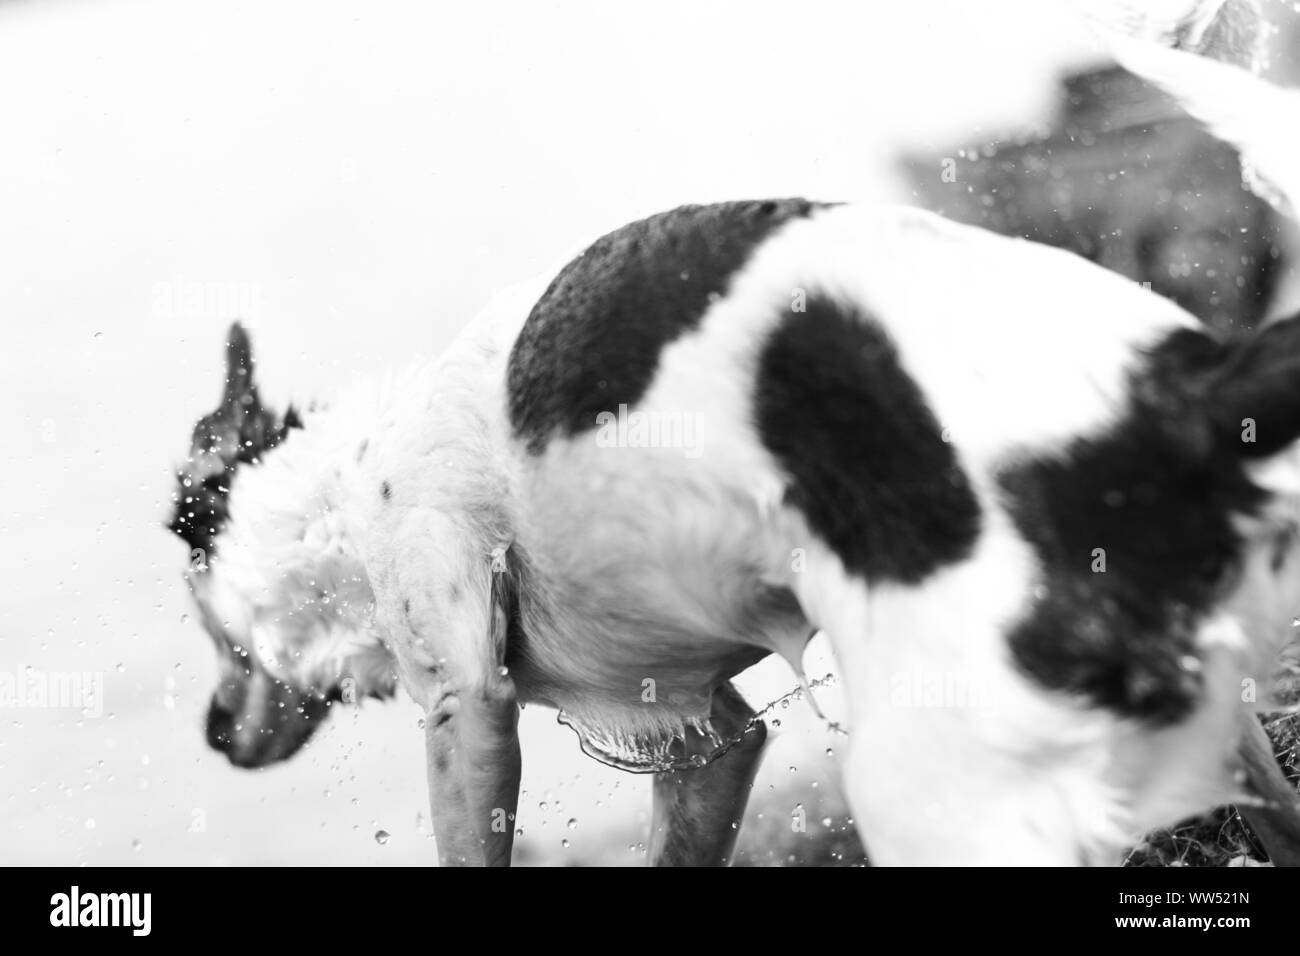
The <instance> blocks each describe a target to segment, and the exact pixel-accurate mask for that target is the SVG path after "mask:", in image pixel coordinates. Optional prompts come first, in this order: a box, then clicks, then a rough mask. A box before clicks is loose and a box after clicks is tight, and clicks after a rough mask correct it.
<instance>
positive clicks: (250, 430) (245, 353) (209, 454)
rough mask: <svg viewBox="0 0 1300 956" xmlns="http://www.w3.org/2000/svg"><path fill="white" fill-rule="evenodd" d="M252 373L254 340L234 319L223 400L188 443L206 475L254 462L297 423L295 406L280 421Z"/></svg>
mask: <svg viewBox="0 0 1300 956" xmlns="http://www.w3.org/2000/svg"><path fill="white" fill-rule="evenodd" d="M253 372H254V363H253V343H252V341H251V340H250V339H249V337H248V332H247V331H246V330H245V329H244V327H243V326H242V325H240V324H239V323H238V322H235V323H234V324H232V325H231V326H230V330H229V331H228V332H227V333H226V382H225V386H224V388H223V389H222V393H221V404H220V405H218V406H217V409H216V411H214V412H212V413H211V414H209V415H205V416H204V417H203V418H201V419H199V422H198V424H197V425H195V426H194V434H193V437H192V441H191V445H190V457H191V460H192V463H193V464H194V465H195V467H196V470H197V471H199V472H200V473H201V474H203V475H206V474H208V473H211V472H212V471H214V470H222V469H225V468H229V467H233V466H235V465H237V464H240V463H242V462H250V461H256V460H257V459H258V458H259V457H260V456H261V455H262V454H263V453H264V452H267V451H269V450H270V449H272V448H274V447H275V446H276V445H277V444H278V443H279V442H280V440H281V439H282V438H283V437H284V432H285V430H286V429H287V428H288V427H291V426H292V424H293V423H296V422H297V413H296V412H295V411H294V410H293V409H292V408H290V410H289V412H288V414H287V415H286V416H285V420H284V421H281V420H280V419H279V418H278V416H277V415H276V414H275V412H274V411H272V410H271V409H269V408H267V407H266V406H265V405H263V404H262V399H261V396H259V395H258V393H257V383H256V381H255V380H254V374H253Z"/></svg>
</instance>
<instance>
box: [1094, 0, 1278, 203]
mask: <svg viewBox="0 0 1300 956" xmlns="http://www.w3.org/2000/svg"><path fill="white" fill-rule="evenodd" d="M1077 3H1078V5H1080V6H1084V5H1086V7H1087V9H1086V10H1085V13H1086V15H1087V17H1088V19H1089V20H1090V21H1091V22H1092V23H1093V24H1094V25H1095V26H1097V27H1098V28H1099V30H1100V33H1101V35H1102V37H1103V40H1104V42H1105V43H1106V45H1107V46H1108V47H1109V49H1110V51H1111V52H1112V53H1113V55H1114V56H1115V59H1116V60H1117V61H1118V62H1119V63H1120V65H1121V66H1123V67H1124V68H1125V69H1127V70H1129V71H1130V72H1132V73H1134V74H1136V75H1137V76H1140V77H1142V78H1143V79H1146V80H1148V81H1150V82H1151V83H1154V84H1155V85H1156V86H1158V87H1160V88H1161V89H1162V90H1164V91H1165V92H1166V93H1168V94H1170V95H1171V96H1172V97H1173V98H1174V99H1175V100H1176V101H1177V102H1178V104H1179V105H1180V106H1181V107H1182V108H1183V109H1185V110H1186V111H1187V112H1188V113H1189V114H1190V115H1191V116H1193V117H1195V118H1196V119H1198V120H1200V121H1201V122H1202V123H1204V124H1205V126H1206V128H1207V129H1208V130H1209V131H1210V132H1211V133H1213V134H1214V135H1215V136H1217V137H1218V138H1220V139H1222V140H1224V141H1225V142H1227V143H1230V144H1232V145H1233V146H1235V147H1236V148H1237V150H1238V151H1239V152H1240V153H1241V157H1242V165H1243V170H1244V173H1245V176H1246V181H1247V184H1248V185H1249V186H1250V188H1251V189H1252V190H1254V191H1255V192H1256V193H1257V194H1259V195H1260V196H1261V197H1263V198H1264V199H1266V200H1267V201H1269V202H1270V203H1272V204H1273V205H1274V206H1275V207H1276V208H1277V209H1278V211H1279V212H1282V213H1283V214H1284V215H1287V216H1289V217H1291V218H1295V217H1296V215H1297V212H1298V211H1300V90H1294V89H1286V88H1282V87H1278V86H1275V85H1273V84H1272V83H1269V82H1267V81H1266V80H1264V79H1262V78H1260V77H1259V76H1258V75H1256V73H1255V72H1254V70H1256V69H1257V68H1258V66H1259V64H1260V62H1261V60H1262V53H1261V49H1262V45H1263V44H1262V41H1263V38H1264V36H1265V35H1266V30H1267V24H1266V23H1265V21H1264V19H1263V17H1262V16H1261V15H1260V11H1259V8H1258V6H1257V4H1256V3H1255V2H1254V0H1191V2H1184V3H1172V4H1171V3H1164V4H1157V5H1156V7H1158V8H1161V10H1162V12H1163V13H1164V14H1165V16H1163V17H1157V16H1155V15H1154V14H1153V13H1151V12H1150V11H1151V8H1150V7H1149V6H1147V5H1139V4H1135V3H1127V2H1122V0H1111V2H1109V3H1097V2H1095V0H1077Z"/></svg>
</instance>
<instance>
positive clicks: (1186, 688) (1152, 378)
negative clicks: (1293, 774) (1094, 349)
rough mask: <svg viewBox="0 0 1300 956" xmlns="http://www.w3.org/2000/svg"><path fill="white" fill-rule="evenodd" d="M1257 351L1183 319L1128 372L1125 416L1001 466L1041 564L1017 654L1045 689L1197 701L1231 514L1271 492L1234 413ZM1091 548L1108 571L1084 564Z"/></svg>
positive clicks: (1231, 543) (1229, 547)
mask: <svg viewBox="0 0 1300 956" xmlns="http://www.w3.org/2000/svg"><path fill="white" fill-rule="evenodd" d="M1254 350H1255V346H1254V345H1249V346H1246V347H1245V348H1234V347H1233V346H1232V345H1231V344H1230V343H1225V342H1220V341H1217V340H1215V339H1213V338H1211V337H1210V336H1209V335H1206V334H1202V333H1200V332H1195V331H1190V330H1182V331H1179V332H1176V333H1174V334H1173V335H1171V336H1170V337H1169V338H1168V339H1166V340H1165V341H1164V342H1163V343H1162V344H1161V345H1159V346H1158V347H1157V348H1156V349H1154V350H1153V352H1152V353H1151V354H1150V356H1149V361H1148V362H1147V364H1146V365H1145V366H1144V367H1143V368H1142V369H1141V371H1140V372H1138V373H1136V374H1135V375H1134V376H1133V377H1132V378H1131V380H1130V404H1129V407H1128V409H1127V413H1126V414H1125V415H1124V417H1123V418H1122V419H1121V420H1120V422H1119V423H1118V424H1116V425H1115V426H1113V427H1112V428H1111V429H1110V430H1108V431H1107V432H1105V433H1104V434H1101V435H1098V436H1095V437H1085V438H1079V439H1076V440H1075V441H1073V442H1072V443H1071V444H1070V445H1069V446H1068V447H1067V448H1066V450H1065V451H1064V452H1063V453H1060V454H1053V455H1045V456H1041V457H1035V458H1031V459H1029V460H1027V461H1022V462H1019V463H1017V464H1016V465H1014V466H1012V467H1008V468H1005V469H1004V470H1003V472H1002V473H1001V474H1000V476H999V482H1000V485H1001V488H1002V490H1003V493H1004V501H1005V503H1006V505H1007V508H1008V511H1009V512H1010V514H1011V517H1012V519H1013V520H1014V521H1015V524H1016V526H1017V528H1018V529H1019V531H1020V533H1021V534H1022V535H1023V536H1024V537H1025V538H1026V540H1028V541H1029V543H1030V544H1031V545H1032V546H1033V548H1034V551H1035V554H1036V557H1037V558H1038V561H1039V562H1040V564H1041V566H1042V568H1043V578H1042V580H1041V582H1040V584H1039V587H1038V589H1037V591H1036V594H1035V597H1034V600H1033V602H1032V605H1031V607H1030V609H1029V611H1028V613H1027V614H1026V615H1025V617H1024V618H1023V619H1022V620H1021V621H1020V622H1019V624H1018V625H1017V626H1016V627H1015V628H1014V630H1013V631H1012V633H1011V635H1010V646H1011V651H1012V655H1013V657H1014V659H1015V660H1016V662H1017V664H1018V665H1019V666H1020V668H1021V669H1022V670H1023V671H1024V672H1025V673H1027V674H1028V675H1029V676H1031V677H1032V678H1034V679H1035V680H1036V681H1038V682H1039V683H1040V684H1042V685H1043V686H1045V687H1047V688H1049V689H1052V690H1059V691H1066V692H1068V693H1072V694H1077V695H1079V696H1081V697H1082V698H1084V699H1086V700H1087V701H1088V702H1090V703H1091V704H1093V705H1096V706H1101V707H1105V708H1108V709H1110V710H1113V711H1115V712H1116V713H1119V714H1121V715H1123V716H1127V717H1133V718H1138V719H1143V720H1147V721H1150V722H1152V723H1155V724H1164V723H1169V722H1173V721H1176V720H1178V719H1180V718H1181V717H1183V716H1185V715H1186V714H1187V713H1188V712H1189V711H1190V710H1191V709H1192V708H1193V707H1194V706H1195V704H1196V701H1197V699H1198V698H1199V696H1200V694H1201V677H1200V675H1199V672H1198V670H1197V669H1196V668H1195V667H1194V666H1192V667H1188V666H1186V663H1187V661H1189V660H1191V659H1193V658H1195V656H1196V634H1197V629H1198V625H1200V624H1201V623H1202V622H1203V621H1204V618H1205V616H1206V614H1207V612H1209V611H1210V610H1211V609H1212V608H1213V606H1214V604H1215V603H1216V601H1217V600H1219V599H1220V598H1221V597H1222V593H1223V590H1224V587H1225V585H1227V584H1229V583H1230V582H1231V580H1232V578H1233V575H1234V573H1235V571H1236V569H1237V567H1238V566H1239V563H1240V558H1241V544H1242V543H1241V541H1240V539H1239V535H1238V534H1237V532H1236V531H1235V529H1234V528H1233V526H1232V516H1233V515H1234V514H1240V515H1250V514H1253V513H1255V512H1256V511H1257V510H1258V509H1259V507H1260V505H1261V504H1262V503H1263V502H1264V501H1265V499H1266V497H1267V495H1266V493H1265V492H1264V491H1262V490H1261V489H1259V488H1258V487H1256V486H1255V485H1254V484H1253V483H1251V482H1250V481H1249V479H1248V478H1247V477H1246V474H1245V471H1244V469H1243V467H1242V459H1243V458H1245V457H1250V456H1252V455H1253V454H1254V453H1255V449H1253V448H1250V447H1249V446H1247V445H1243V443H1242V442H1241V439H1240V435H1239V434H1237V431H1239V429H1235V428H1234V427H1233V422H1232V418H1233V417H1234V416H1235V415H1236V414H1237V412H1236V411H1232V410H1230V408H1231V405H1232V403H1233V398H1232V396H1233V393H1234V392H1235V391H1237V390H1239V388H1240V387H1242V386H1244V385H1246V384H1247V383H1246V382H1244V381H1243V380H1242V376H1243V373H1244V374H1245V375H1246V376H1247V377H1249V378H1255V377H1256V376H1255V374H1254V373H1252V372H1250V371H1249V369H1248V366H1246V365H1243V364H1242V361H1241V360H1242V358H1243V357H1245V358H1246V359H1249V358H1250V354H1251V353H1252V352H1253V351H1254ZM1259 371H1260V372H1263V369H1260V370H1259ZM1296 384H1297V385H1300V381H1297V382H1296ZM1290 391H1293V392H1295V391H1300V389H1295V388H1292V389H1290ZM1260 414H1261V416H1266V415H1267V413H1266V412H1264V411H1263V410H1262V409H1261V412H1260ZM1271 420H1272V419H1271V418H1270V421H1271ZM1297 424H1300V422H1298V421H1293V422H1292V423H1291V425H1290V427H1289V432H1290V434H1291V436H1292V437H1293V438H1294V436H1295V433H1296V431H1297V427H1296V426H1297ZM1097 548H1101V549H1103V550H1104V552H1105V554H1104V557H1105V571H1104V572H1094V570H1093V567H1094V549H1097Z"/></svg>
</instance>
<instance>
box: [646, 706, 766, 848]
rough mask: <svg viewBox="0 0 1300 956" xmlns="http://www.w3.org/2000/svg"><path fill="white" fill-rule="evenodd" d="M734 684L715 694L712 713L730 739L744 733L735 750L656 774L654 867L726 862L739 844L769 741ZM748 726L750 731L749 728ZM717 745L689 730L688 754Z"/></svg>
mask: <svg viewBox="0 0 1300 956" xmlns="http://www.w3.org/2000/svg"><path fill="white" fill-rule="evenodd" d="M753 716H754V711H753V709H752V708H750V706H749V705H748V704H746V703H745V701H744V699H743V698H742V697H741V696H740V694H739V693H737V692H736V690H735V688H734V687H732V686H731V685H730V684H724V685H723V686H722V687H720V688H718V690H717V691H715V692H714V694H713V705H712V708H711V710H710V713H709V718H710V721H711V722H712V724H713V727H714V729H715V730H716V731H717V732H718V734H720V735H721V736H722V737H723V738H724V739H729V738H731V737H734V736H735V735H736V734H740V733H742V732H743V733H744V736H743V737H742V738H741V739H740V741H739V742H738V743H736V744H735V746H733V747H732V748H731V749H730V750H728V751H727V752H726V753H725V754H723V755H722V756H721V757H719V758H718V759H717V760H714V761H713V762H712V763H709V764H705V765H704V766H703V767H700V768H698V769H694V770H682V771H675V772H672V773H660V774H656V775H655V781H654V810H653V814H652V817H651V824H650V863H651V865H652V866H726V865H727V864H728V863H730V862H731V854H732V851H734V850H735V848H736V837H737V836H738V835H739V830H740V820H741V817H743V816H744V814H745V804H746V803H747V802H748V800H749V790H750V787H751V786H752V784H753V782H754V774H755V773H757V772H758V765H759V761H760V759H761V758H762V756H763V746H764V744H765V743H766V742H767V728H766V727H765V726H764V725H763V723H762V722H761V721H757V722H755V723H754V725H753V726H752V727H748V725H749V721H750V718H752V717H753ZM747 727H748V730H746V728H747ZM712 746H713V744H712V743H711V742H710V741H709V739H708V738H707V737H705V736H704V735H703V734H700V733H699V732H698V731H694V730H691V729H690V728H688V729H687V731H686V740H685V753H686V755H692V754H701V755H703V754H705V753H707V752H708V750H709V749H711V747H712Z"/></svg>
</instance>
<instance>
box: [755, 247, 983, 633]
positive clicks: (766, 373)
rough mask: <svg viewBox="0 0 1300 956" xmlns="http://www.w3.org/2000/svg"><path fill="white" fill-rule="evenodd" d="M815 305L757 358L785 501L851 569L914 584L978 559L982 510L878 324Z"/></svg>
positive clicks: (762, 430) (760, 394)
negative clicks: (785, 479)
mask: <svg viewBox="0 0 1300 956" xmlns="http://www.w3.org/2000/svg"><path fill="white" fill-rule="evenodd" d="M867 266H869V263H864V267H867ZM806 305H807V308H806V311H804V312H791V313H790V314H789V315H788V316H787V317H786V318H785V319H784V320H783V321H782V322H781V323H780V325H779V326H777V328H776V329H775V331H774V332H773V333H772V335H771V337H770V338H769V339H768V341H767V342H766V343H765V345H764V346H763V350H762V353H761V355H760V357H759V366H758V377H757V382H756V395H755V417H756V424H757V427H758V433H759V436H760V438H761V440H762V442H763V445H764V446H765V447H766V448H767V449H768V451H770V452H771V453H772V454H773V455H774V456H775V457H776V459H777V461H779V462H780V463H781V465H782V467H783V468H784V469H785V472H786V474H787V475H789V478H790V485H789V488H788V490H787V492H786V496H787V500H788V501H789V503H790V504H792V505H793V506H795V507H797V508H798V509H799V510H800V511H801V512H802V513H803V515H804V517H805V518H806V519H807V521H808V524H809V526H810V527H811V529H812V530H813V531H814V532H815V533H816V534H817V535H818V536H819V537H820V538H822V540H824V541H825V542H826V543H827V544H828V545H830V547H831V548H832V549H833V550H834V551H835V553H836V554H837V555H838V556H839V557H840V559H841V560H842V561H843V562H844V566H845V568H847V569H848V570H849V571H851V572H854V573H856V574H860V575H862V576H864V577H865V578H867V580H869V581H875V580H890V581H899V582H903V583H906V584H914V583H916V582H919V581H921V580H923V579H924V578H925V577H927V576H928V575H929V574H931V573H932V572H934V571H935V570H937V569H939V568H941V567H943V566H944V565H947V564H952V563H954V562H957V561H960V560H962V559H963V558H965V557H966V556H967V555H968V554H969V553H970V551H971V548H972V547H973V546H974V544H975V540H976V538H977V537H978V536H979V529H980V508H979V503H978V502H977V501H976V498H975V494H974V492H973V491H972V490H971V486H970V482H969V479H968V478H967V476H966V474H965V472H963V471H962V469H961V466H960V465H959V463H958V461H957V456H956V454H955V452H954V449H953V448H952V446H951V445H949V444H947V443H946V442H945V441H944V440H943V431H942V428H941V427H940V425H939V423H938V421H937V420H936V419H935V417H934V414H933V413H932V412H931V411H930V409H929V407H928V406H927V405H926V403H925V398H924V396H923V395H922V393H921V390H920V388H919V387H918V386H917V385H916V383H915V382H914V381H913V380H912V379H911V378H910V377H909V376H908V374H907V372H906V371H904V369H903V368H902V366H901V365H900V364H899V358H898V354H897V352H896V350H895V348H894V346H893V344H892V343H891V342H890V341H889V338H888V337H887V336H886V335H885V333H884V332H883V331H882V330H881V329H880V328H879V326H877V325H876V323H875V322H873V321H872V320H871V319H870V318H869V317H868V316H867V315H865V314H863V313H862V311H861V310H860V309H858V308H856V307H854V306H851V305H846V304H843V303H840V302H837V301H835V300H834V299H832V298H831V297H829V296H827V295H825V294H821V293H813V294H810V295H809V296H808V299H807V303H806ZM939 347H941V346H939ZM954 626H959V624H956V623H955V625H954Z"/></svg>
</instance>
